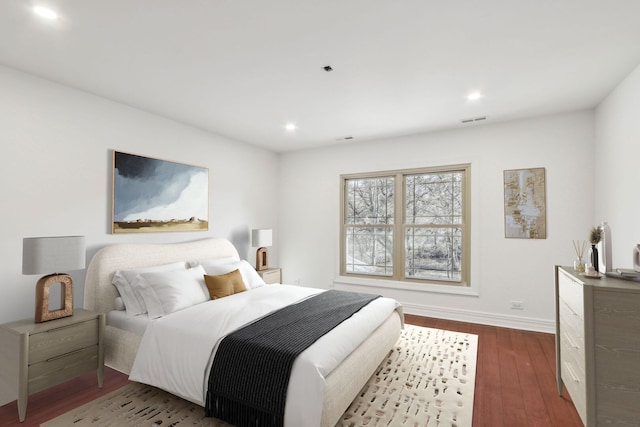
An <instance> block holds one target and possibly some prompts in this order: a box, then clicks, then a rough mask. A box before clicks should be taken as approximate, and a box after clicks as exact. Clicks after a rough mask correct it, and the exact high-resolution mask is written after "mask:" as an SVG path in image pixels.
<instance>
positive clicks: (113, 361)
mask: <svg viewBox="0 0 640 427" xmlns="http://www.w3.org/2000/svg"><path fill="white" fill-rule="evenodd" d="M224 258H233V259H235V260H240V257H239V255H238V252H237V250H236V248H235V247H234V246H233V244H232V243H231V242H229V241H228V240H226V239H221V238H207V239H203V240H196V241H192V242H186V243H171V244H135V243H134V244H116V245H111V246H107V247H104V248H102V249H100V250H99V251H98V252H97V253H96V255H95V256H94V257H93V258H92V260H91V261H90V263H89V266H88V268H87V276H86V281H85V290H84V308H86V309H89V310H93V311H97V312H101V313H107V314H109V313H114V312H116V311H117V310H116V305H117V301H116V300H117V297H119V293H118V290H117V289H116V287H115V286H114V285H113V284H112V280H113V277H114V273H115V272H116V271H118V270H124V269H133V268H141V267H150V266H158V265H163V264H169V263H174V262H188V261H190V260H203V259H224ZM271 286H274V285H268V286H267V287H271ZM275 286H277V285H275ZM274 290H275V289H274ZM247 294H248V293H247ZM256 295H257V292H256ZM185 311H186V310H185ZM169 316H170V315H169ZM169 316H167V317H169ZM176 317H177V316H176ZM110 319H112V320H110V321H108V323H107V327H106V331H105V341H106V345H105V364H106V365H107V366H109V367H111V368H113V369H116V370H118V371H120V372H123V373H125V374H131V372H132V369H133V367H134V361H135V359H136V355H137V353H138V351H139V347H140V345H141V342H142V341H143V336H144V332H143V331H144V330H145V325H144V322H142V324H141V325H139V327H138V328H137V329H136V328H135V327H128V328H126V329H122V328H120V327H118V326H117V324H118V323H117V319H116V318H114V317H110ZM158 323H160V322H158ZM345 323H346V322H345ZM402 324H403V319H402V310H401V307H396V308H395V309H394V310H392V311H391V312H390V314H389V315H388V316H387V317H385V318H384V319H383V320H382V321H381V323H380V324H379V326H377V327H375V329H374V330H373V332H372V333H371V334H370V335H368V336H367V337H365V338H363V339H361V340H359V341H358V343H355V344H354V346H355V349H354V350H353V351H352V352H350V353H349V354H348V355H347V356H346V357H345V358H344V360H342V361H341V362H336V363H338V364H337V366H335V368H332V370H331V371H330V372H328V373H326V374H325V375H324V376H323V378H322V385H323V389H322V390H321V398H320V400H321V402H318V403H317V404H318V405H320V413H321V415H320V416H319V420H318V419H316V420H313V422H312V423H311V424H309V425H319V426H322V427H329V426H334V425H335V424H336V422H337V421H338V420H339V419H340V417H341V415H342V414H343V413H344V411H345V410H346V408H347V407H348V406H349V404H350V403H351V401H352V400H353V399H354V398H355V396H356V395H357V393H358V392H359V391H360V389H361V388H362V386H363V385H364V384H365V383H366V382H367V380H368V379H369V378H370V376H371V375H372V374H373V372H374V371H375V369H376V368H377V367H378V365H379V363H380V362H381V361H382V360H383V358H384V357H385V356H386V355H387V354H388V352H389V351H390V349H391V348H392V347H393V345H394V344H395V343H396V341H397V340H398V337H399V335H400V330H401V328H402ZM332 333H333V331H332ZM330 334H331V333H330ZM328 335H329V334H328ZM360 341H361V342H360ZM292 381H293V379H292ZM152 385H153V384H152ZM161 388H165V387H161ZM165 389H167V388H165ZM167 391H169V392H173V390H171V389H167ZM174 394H178V395H180V394H179V393H174ZM187 398H188V397H187ZM190 400H193V399H190ZM287 402H288V401H287ZM197 403H198V402H197ZM287 405H288V406H287V408H288V407H289V403H287ZM287 410H288V409H287ZM314 418H317V417H314ZM285 425H287V423H286V422H285Z"/></svg>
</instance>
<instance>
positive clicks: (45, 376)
mask: <svg viewBox="0 0 640 427" xmlns="http://www.w3.org/2000/svg"><path fill="white" fill-rule="evenodd" d="M97 368H98V346H97V345H93V346H91V347H87V348H82V349H79V350H75V351H72V352H70V353H65V354H64V355H61V356H56V357H52V358H50V359H48V360H44V361H42V362H39V363H36V364H34V365H31V366H29V380H28V384H29V394H31V393H35V392H37V391H40V390H44V389H45V388H48V387H51V386H52V385H55V384H59V383H61V382H64V381H67V380H70V379H72V378H75V377H77V376H78V375H81V374H84V373H85V372H89V371H91V370H95V369H97Z"/></svg>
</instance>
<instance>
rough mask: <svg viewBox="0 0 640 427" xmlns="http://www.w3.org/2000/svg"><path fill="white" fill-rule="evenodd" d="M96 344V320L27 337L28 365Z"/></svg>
mask: <svg viewBox="0 0 640 427" xmlns="http://www.w3.org/2000/svg"><path fill="white" fill-rule="evenodd" d="M96 344H98V319H94V320H89V321H86V322H82V323H76V324H71V325H67V326H63V327H60V328H55V329H50V330H48V331H45V332H40V333H36V334H32V335H30V336H29V365H32V364H35V363H38V362H41V361H44V360H47V359H51V358H53V357H56V356H61V355H64V354H67V353H70V352H73V351H75V350H79V349H82V348H86V347H89V346H94V345H96Z"/></svg>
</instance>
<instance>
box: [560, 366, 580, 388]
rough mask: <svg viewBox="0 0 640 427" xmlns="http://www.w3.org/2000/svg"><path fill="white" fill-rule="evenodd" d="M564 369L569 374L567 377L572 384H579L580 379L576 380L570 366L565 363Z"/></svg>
mask: <svg viewBox="0 0 640 427" xmlns="http://www.w3.org/2000/svg"><path fill="white" fill-rule="evenodd" d="M564 367H565V368H567V372H569V376H570V377H571V379H572V380H573V382H576V383H579V382H580V378H578V377H577V376H576V374H574V373H573V369H571V365H569V364H568V363H566V362H565V364H564Z"/></svg>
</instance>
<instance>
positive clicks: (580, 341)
mask: <svg viewBox="0 0 640 427" xmlns="http://www.w3.org/2000/svg"><path fill="white" fill-rule="evenodd" d="M558 306H559V309H560V331H561V333H566V334H568V335H570V336H571V339H572V340H573V341H575V343H576V345H577V346H579V347H582V348H584V332H585V331H584V319H582V318H581V317H580V316H578V314H577V313H576V312H575V311H573V310H572V309H571V308H570V307H569V305H568V304H567V303H566V301H564V300H562V299H561V300H560V301H559V302H558Z"/></svg>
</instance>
